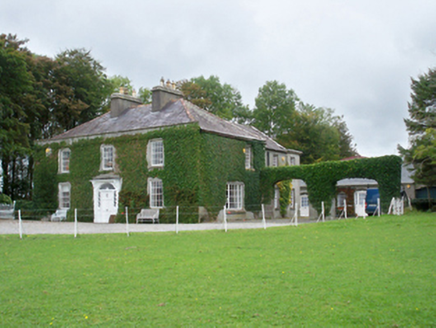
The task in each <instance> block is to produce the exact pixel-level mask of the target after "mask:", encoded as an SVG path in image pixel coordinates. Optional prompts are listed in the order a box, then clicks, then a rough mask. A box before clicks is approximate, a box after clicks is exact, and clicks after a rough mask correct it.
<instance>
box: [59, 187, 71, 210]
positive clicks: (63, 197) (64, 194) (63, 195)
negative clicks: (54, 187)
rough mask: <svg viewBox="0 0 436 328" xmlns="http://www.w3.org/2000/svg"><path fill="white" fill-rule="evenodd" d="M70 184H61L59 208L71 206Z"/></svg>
mask: <svg viewBox="0 0 436 328" xmlns="http://www.w3.org/2000/svg"><path fill="white" fill-rule="evenodd" d="M70 188H71V187H70V185H69V184H61V185H60V188H59V208H70Z"/></svg>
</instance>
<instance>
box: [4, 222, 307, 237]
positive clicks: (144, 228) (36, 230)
mask: <svg viewBox="0 0 436 328" xmlns="http://www.w3.org/2000/svg"><path fill="white" fill-rule="evenodd" d="M299 223H302V222H299ZM290 224H291V222H290V220H289V219H282V220H272V221H270V220H268V221H267V223H266V226H267V228H268V227H279V226H286V225H290ZM263 227H264V226H263V223H262V221H248V222H247V221H246V222H229V223H227V229H228V230H231V229H263ZM22 229H23V231H22V233H23V235H36V234H74V222H46V221H28V220H23V221H22ZM128 229H129V232H163V231H176V225H175V224H129V226H128ZM178 230H179V231H190V230H224V223H215V222H214V223H198V224H179V226H178ZM126 232H127V227H126V225H125V224H119V223H118V224H104V223H85V222H78V223H77V233H78V234H97V233H126ZM0 234H3V235H5V234H7V235H9V234H19V225H18V220H0Z"/></svg>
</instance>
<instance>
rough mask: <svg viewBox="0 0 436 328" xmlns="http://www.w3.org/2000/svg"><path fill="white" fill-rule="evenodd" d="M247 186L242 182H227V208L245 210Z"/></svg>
mask: <svg viewBox="0 0 436 328" xmlns="http://www.w3.org/2000/svg"><path fill="white" fill-rule="evenodd" d="M244 196H245V185H244V183H242V182H227V184H226V208H227V209H229V210H234V211H238V210H243V209H244Z"/></svg>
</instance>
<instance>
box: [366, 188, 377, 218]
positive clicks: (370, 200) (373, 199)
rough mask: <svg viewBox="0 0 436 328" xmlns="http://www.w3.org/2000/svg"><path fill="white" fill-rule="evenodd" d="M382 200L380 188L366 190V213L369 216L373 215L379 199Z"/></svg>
mask: <svg viewBox="0 0 436 328" xmlns="http://www.w3.org/2000/svg"><path fill="white" fill-rule="evenodd" d="M379 198H380V193H379V191H378V188H370V189H367V190H366V200H365V211H366V214H368V215H373V214H374V212H375V210H376V209H377V199H379Z"/></svg>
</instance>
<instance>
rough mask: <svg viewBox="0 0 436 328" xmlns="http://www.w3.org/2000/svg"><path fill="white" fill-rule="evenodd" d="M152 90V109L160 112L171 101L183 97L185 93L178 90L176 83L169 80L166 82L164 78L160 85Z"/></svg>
mask: <svg viewBox="0 0 436 328" xmlns="http://www.w3.org/2000/svg"><path fill="white" fill-rule="evenodd" d="M151 92H152V105H151V111H152V112H158V111H160V110H161V109H162V108H164V107H165V105H166V104H168V103H169V102H170V101H175V100H178V99H180V98H182V97H183V93H181V92H180V91H179V90H176V83H175V82H174V81H173V82H170V80H167V82H166V83H165V80H164V78H161V80H160V85H159V86H156V87H154V88H153V89H151Z"/></svg>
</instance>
